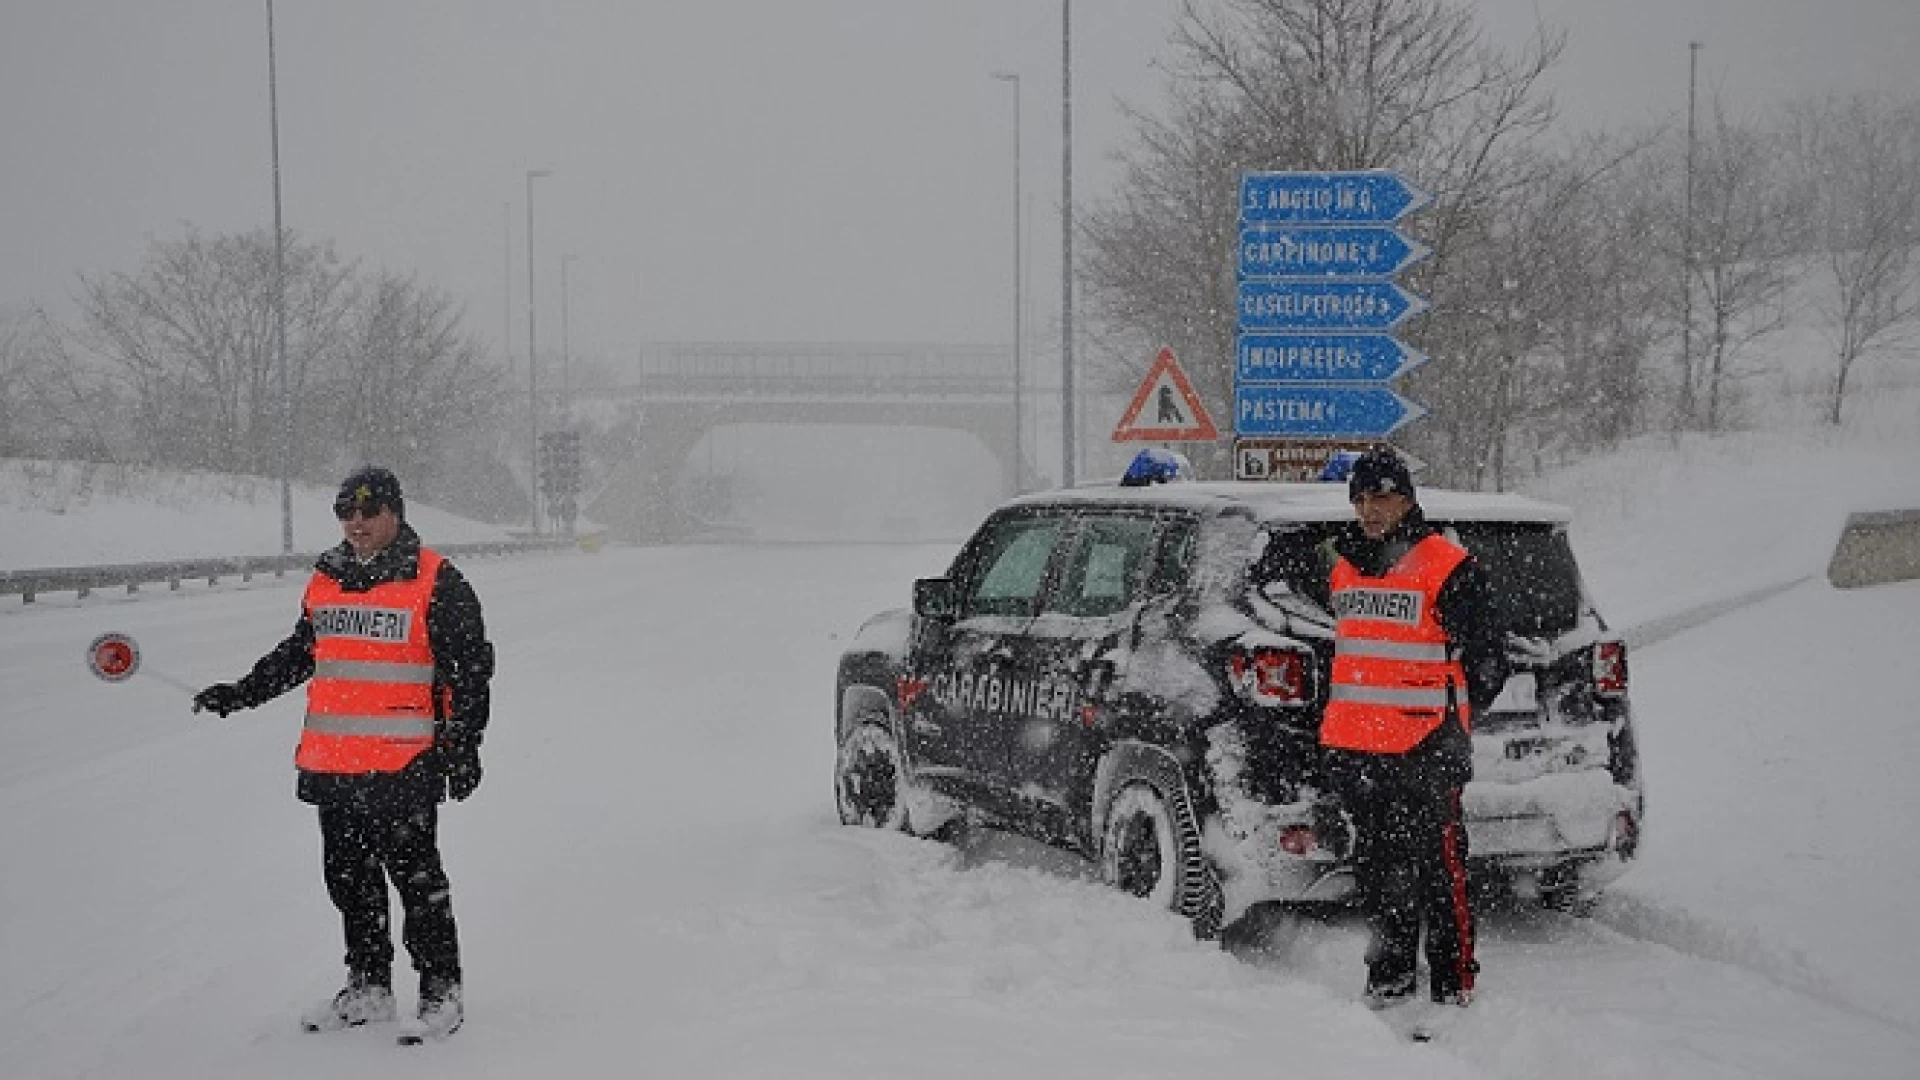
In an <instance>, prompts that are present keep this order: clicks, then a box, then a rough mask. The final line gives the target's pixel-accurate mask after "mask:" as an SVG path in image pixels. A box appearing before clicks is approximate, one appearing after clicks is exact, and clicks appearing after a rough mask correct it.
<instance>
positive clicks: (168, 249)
mask: <svg viewBox="0 0 1920 1080" xmlns="http://www.w3.org/2000/svg"><path fill="white" fill-rule="evenodd" d="M286 255H287V272H286V297H287V322H288V357H287V362H288V367H289V371H290V374H291V382H292V385H293V388H294V392H295V394H296V396H298V395H299V393H300V392H301V390H302V389H303V388H304V386H305V385H306V383H307V381H308V378H309V376H310V375H311V373H312V372H313V371H314V369H315V368H316V367H317V366H318V365H319V363H320V362H321V359H322V358H323V357H324V356H325V355H326V354H327V352H328V350H330V349H331V348H333V347H334V346H335V345H336V344H337V341H338V338H339V334H340V327H341V320H342V319H343V318H344V316H345V314H346V312H347V310H348V309H349V307H350V306H351V303H352V300H353V288H352V282H353V277H352V275H353V270H352V268H351V267H349V266H345V265H342V264H341V262H340V259H339V257H338V256H336V255H335V254H334V252H333V249H332V248H331V246H328V245H317V244H309V243H301V242H297V241H296V242H294V243H291V244H289V245H288V246H287V252H286ZM79 301H80V309H81V320H82V325H81V327H80V328H79V337H80V340H81V341H82V342H83V343H84V345H85V346H86V347H87V348H88V349H89V350H90V351H91V352H92V353H93V354H94V355H95V356H97V357H99V358H100V359H101V360H103V361H104V362H105V363H107V364H108V365H110V366H111V367H112V368H114V369H115V370H116V371H117V372H118V373H119V374H120V375H121V376H122V377H123V378H124V382H125V386H126V387H127V389H128V391H129V392H130V395H131V398H132V401H133V407H134V416H135V422H136V429H137V430H138V432H139V433H140V435H141V439H142V442H143V444H144V445H143V446H142V447H141V449H142V450H143V451H144V452H145V453H146V454H147V455H148V456H149V457H150V458H151V459H152V460H155V461H163V462H168V463H172V464H177V465H186V466H195V467H202V468H212V469H224V470H228V471H233V472H259V473H268V472H272V471H273V470H274V467H275V465H276V463H277V461H278V454H277V452H276V448H277V447H278V445H279V439H280V432H281V419H280V401H281V397H280V389H279V386H280V384H279V368H278V357H277V354H276V351H275V344H274V329H275V309H274V295H273V238H272V236H271V235H270V234H269V233H267V232H265V231H261V230H255V231H254V232H251V233H245V234H238V235H216V236H208V235H206V234H204V233H201V232H200V231H198V230H195V229H189V230H188V232H187V235H186V236H185V237H183V238H181V239H178V240H170V241H154V242H153V243H152V244H151V245H150V246H149V249H148V253H147V258H146V262H145V264H144V265H143V266H142V267H141V269H140V270H138V271H137V272H134V273H112V274H107V275H104V276H101V277H97V278H96V277H86V276H84V275H83V276H82V278H81V294H80V297H79Z"/></svg>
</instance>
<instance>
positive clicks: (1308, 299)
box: [1233, 170, 1432, 479]
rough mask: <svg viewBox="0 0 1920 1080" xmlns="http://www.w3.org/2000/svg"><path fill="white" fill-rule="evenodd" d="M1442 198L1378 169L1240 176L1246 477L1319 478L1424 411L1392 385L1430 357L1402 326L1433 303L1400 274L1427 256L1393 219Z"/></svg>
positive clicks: (1240, 440) (1238, 426)
mask: <svg viewBox="0 0 1920 1080" xmlns="http://www.w3.org/2000/svg"><path fill="white" fill-rule="evenodd" d="M1431 201H1432V197H1431V196H1430V195H1428V194H1427V193H1426V192H1424V191H1422V190H1420V189H1419V188H1418V187H1415V186H1414V185H1413V184H1411V183H1409V182H1407V180H1405V179H1404V178H1402V177H1400V176H1398V175H1395V174H1394V173H1390V172H1385V171H1377V170H1370V171H1355V172H1265V173H1248V174H1246V175H1245V176H1243V177H1242V178H1241V184H1240V236H1239V249H1238V252H1237V258H1236V261H1237V265H1238V267H1239V319H1238V323H1239V327H1238V328H1239V335H1238V340H1237V342H1236V346H1235V350H1234V351H1235V359H1234V373H1233V388H1234V404H1233V430H1234V436H1235V439H1234V472H1235V475H1236V476H1239V477H1241V478H1242V479H1314V478H1317V477H1318V476H1319V474H1320V471H1321V470H1322V469H1324V468H1325V466H1326V464H1327V462H1328V461H1329V460H1330V459H1331V458H1332V456H1333V454H1334V453H1335V452H1336V451H1338V450H1343V449H1364V448H1365V447H1366V446H1368V445H1370V444H1371V443H1372V442H1373V441H1375V440H1378V439H1383V438H1385V437H1387V436H1389V435H1391V434H1393V433H1395V432H1397V431H1399V430H1401V429H1402V428H1404V427H1405V426H1406V425H1407V424H1410V423H1412V422H1413V421H1415V420H1418V419H1419V418H1420V417H1422V416H1424V415H1425V414H1426V409H1424V408H1423V407H1421V406H1420V405H1419V404H1417V403H1415V402H1412V401H1409V400H1407V399H1406V398H1404V397H1402V396H1401V395H1400V394H1399V393H1397V392H1396V391H1395V390H1393V388H1392V387H1391V386H1389V385H1388V384H1389V383H1391V382H1392V381H1393V380H1394V379H1397V378H1399V377H1400V376H1402V375H1405V374H1406V373H1407V372H1409V371H1412V370H1413V369H1414V368H1416V367H1419V366H1420V365H1421V364H1424V363H1426V361H1427V357H1426V356H1425V355H1424V354H1422V353H1421V352H1420V351H1419V350H1417V349H1413V348H1410V347H1408V346H1407V345H1406V344H1405V343H1403V342H1401V341H1400V340H1399V339H1398V338H1396V337H1394V336H1393V331H1394V330H1395V329H1396V328H1398V327H1399V326H1401V325H1402V324H1404V323H1405V322H1406V321H1407V320H1409V319H1411V318H1414V317H1415V316H1417V315H1419V314H1420V313H1422V312H1423V311H1425V310H1426V308H1427V303H1426V301H1425V300H1423V299H1422V298H1420V297H1418V296H1415V295H1413V294H1412V293H1409V292H1407V291H1406V290H1405V289H1403V288H1401V287H1400V285H1399V284H1397V283H1396V282H1394V281H1392V280H1390V279H1391V278H1392V276H1393V275H1395V274H1398V273H1400V272H1401V271H1403V270H1405V269H1407V268H1408V267H1410V266H1413V265H1415V264H1416V263H1418V262H1419V261H1420V260H1421V259H1423V258H1425V257H1426V256H1427V254H1428V249H1427V248H1426V246H1425V245H1423V244H1421V243H1420V242H1419V241H1417V240H1414V239H1412V238H1410V237H1408V236H1406V235H1404V234H1403V233H1401V232H1400V231H1399V230H1398V229H1396V228H1394V224H1395V223H1396V222H1398V221H1400V220H1401V219H1403V218H1404V217H1406V216H1407V215H1408V214H1411V213H1413V212H1415V211H1417V210H1419V209H1420V208H1422V207H1424V206H1426V205H1427V204H1428V203H1429V202H1431Z"/></svg>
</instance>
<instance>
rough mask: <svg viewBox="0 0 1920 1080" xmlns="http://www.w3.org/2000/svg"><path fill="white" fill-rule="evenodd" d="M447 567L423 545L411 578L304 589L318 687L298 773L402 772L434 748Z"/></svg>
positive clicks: (319, 579)
mask: <svg viewBox="0 0 1920 1080" xmlns="http://www.w3.org/2000/svg"><path fill="white" fill-rule="evenodd" d="M440 562H441V559H440V556H439V555H438V554H437V553H435V552H432V551H429V550H427V549H426V548H421V549H420V573H419V574H418V575H417V576H415V577H414V579H413V580H411V581H389V582H384V583H382V584H379V585H375V586H374V587H373V588H371V589H368V590H367V591H366V592H348V591H346V590H345V589H342V588H341V587H340V583H339V582H338V581H335V580H334V579H332V578H330V577H328V576H327V575H325V574H319V573H316V574H314V575H313V580H312V581H310V582H308V583H307V595H306V599H305V600H304V601H303V604H304V606H305V610H306V615H307V619H308V620H309V621H310V622H311V623H312V624H313V681H312V682H310V683H308V684H307V722H306V727H305V729H304V730H303V731H302V732H301V733H300V748H299V750H297V751H295V753H294V756H293V763H294V764H295V765H296V766H298V767H299V768H302V769H305V770H307V771H308V772H318V773H346V774H358V773H373V772H398V771H400V770H401V769H403V768H405V767H406V766H407V763H408V762H410V761H412V760H413V759H414V758H416V757H419V756H420V754H421V753H422V752H424V751H425V750H426V749H427V748H428V747H429V746H432V745H433V726H434V717H435V713H436V710H435V707H434V706H435V701H434V685H433V648H432V646H431V645H429V644H428V641H427V605H428V603H429V602H430V601H431V600H432V599H433V584H434V580H435V579H436V578H437V577H438V576H439V573H440ZM441 704H442V705H444V704H445V702H444V701H443V702H441Z"/></svg>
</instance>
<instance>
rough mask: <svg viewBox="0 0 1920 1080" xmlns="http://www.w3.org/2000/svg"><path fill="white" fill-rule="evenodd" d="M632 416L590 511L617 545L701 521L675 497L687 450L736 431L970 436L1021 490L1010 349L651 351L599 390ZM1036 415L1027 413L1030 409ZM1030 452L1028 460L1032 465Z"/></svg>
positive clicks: (718, 347) (657, 538)
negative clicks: (630, 443) (633, 433)
mask: <svg viewBox="0 0 1920 1080" xmlns="http://www.w3.org/2000/svg"><path fill="white" fill-rule="evenodd" d="M592 394H593V396H594V397H596V398H599V399H602V400H608V399H612V400H624V401H627V402H631V403H633V404H635V405H637V406H638V407H639V411H640V431H639V440H638V447H637V449H636V450H635V452H634V455H633V456H632V458H631V459H629V460H628V461H626V462H624V463H621V464H620V465H618V466H616V467H615V469H614V470H613V472H612V474H611V476H610V478H609V480H608V482H607V484H606V485H605V487H603V488H602V489H601V490H600V492H598V493H597V494H596V495H595V496H594V497H593V499H592V501H591V502H590V503H588V505H587V506H586V507H585V512H586V515H587V517H589V518H591V519H592V520H594V521H597V522H600V523H602V524H604V525H606V526H607V527H608V528H609V529H610V530H611V531H612V532H613V535H614V536H615V537H617V538H619V539H625V540H634V541H641V542H649V541H650V542H656V543H658V542H663V541H670V540H673V539H675V538H678V537H681V536H685V535H687V534H688V533H689V532H690V531H692V530H693V529H694V528H695V527H696V526H697V524H698V523H697V522H695V521H694V520H693V517H692V515H691V514H690V513H689V512H688V510H687V508H686V507H684V506H683V505H681V503H680V501H679V499H678V498H676V495H675V488H676V484H677V481H678V480H679V478H680V475H681V473H682V471H683V469H684V466H685V463H686V461H687V456H688V452H689V451H690V450H692V449H693V447H694V446H695V445H696V444H697V443H699V441H700V440H701V439H702V438H703V437H705V436H706V435H707V433H708V432H710V431H712V430H713V429H715V428H719V427H726V426H730V425H735V424H872V425H876V426H887V427H926V428H946V429H952V430H957V431H963V432H967V433H969V434H971V435H973V436H974V437H975V438H976V439H978V440H979V441H980V443H981V445H983V446H984V447H986V448H987V450H988V451H989V452H991V453H992V454H993V455H994V457H995V458H996V459H998V460H999V462H1000V473H1001V476H1002V477H1003V478H1004V483H1003V486H1004V488H1005V490H1007V491H1008V492H1012V491H1013V490H1014V489H1015V487H1016V486H1017V479H1018V473H1017V471H1016V470H1017V468H1018V465H1017V463H1016V462H1015V461H1014V460H1013V447H1014V442H1015V434H1014V407H1013V405H1014V377H1013V352H1012V349H1011V347H1009V346H992V345H986V346H976V345H922V344H898V345H895V344H750V343H712V342H709V343H698V344H674V345H650V346H647V347H645V348H643V349H641V351H640V356H639V361H638V364H637V366H636V369H635V371H634V374H633V376H632V378H631V379H629V380H627V381H625V382H623V384H622V385H620V386H617V387H611V388H601V389H596V390H594V391H593V392H592ZM1029 407H1031V406H1029ZM1032 452H1033V451H1032V448H1031V447H1028V448H1026V456H1027V457H1028V459H1029V460H1031V457H1032Z"/></svg>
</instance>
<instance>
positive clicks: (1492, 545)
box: [1450, 522, 1580, 636]
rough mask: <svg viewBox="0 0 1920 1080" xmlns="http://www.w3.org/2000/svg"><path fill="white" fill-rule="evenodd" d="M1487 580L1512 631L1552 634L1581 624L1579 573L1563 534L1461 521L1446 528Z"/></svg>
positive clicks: (1514, 525) (1548, 528)
mask: <svg viewBox="0 0 1920 1080" xmlns="http://www.w3.org/2000/svg"><path fill="white" fill-rule="evenodd" d="M1450 528H1451V529H1452V531H1453V532H1454V533H1455V534H1456V535H1458V536H1459V538H1460V543H1461V544H1463V545H1465V546H1466V549H1467V550H1468V551H1471V552H1473V557H1474V558H1475V559H1478V560H1479V562H1480V566H1481V568H1482V569H1483V570H1485V572H1486V575H1487V585H1488V591H1489V592H1491V593H1492V594H1493V604H1494V608H1495V610H1497V611H1498V612H1499V614H1500V621H1501V623H1502V624H1503V625H1504V626H1505V627H1506V628H1507V629H1508V630H1509V631H1511V632H1513V633H1517V634H1527V635H1549V636H1550V635H1557V634H1563V633H1565V632H1567V631H1569V630H1571V629H1573V628H1574V626H1575V625H1576V624H1578V623H1579V621H1580V570H1579V567H1578V566H1577V565H1576V564H1575V562H1574V559H1573V547H1572V545H1570V544H1568V543H1567V534H1566V533H1564V532H1562V531H1560V530H1559V529H1556V528H1554V527H1553V526H1551V525H1527V524H1519V523H1515V522H1461V523H1459V524H1455V525H1452V526H1450Z"/></svg>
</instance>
